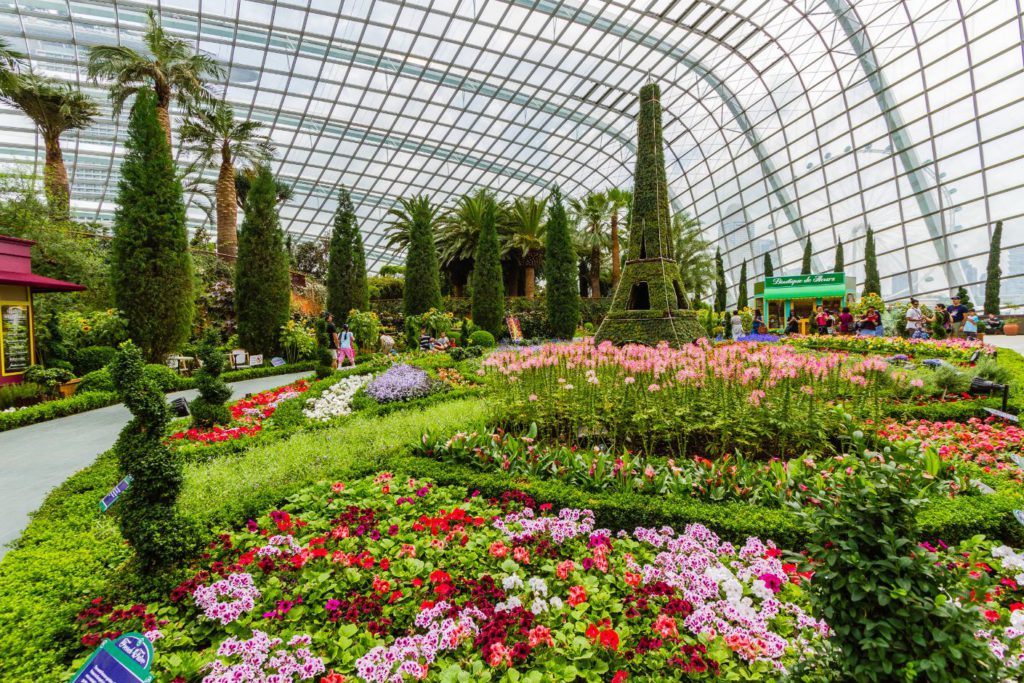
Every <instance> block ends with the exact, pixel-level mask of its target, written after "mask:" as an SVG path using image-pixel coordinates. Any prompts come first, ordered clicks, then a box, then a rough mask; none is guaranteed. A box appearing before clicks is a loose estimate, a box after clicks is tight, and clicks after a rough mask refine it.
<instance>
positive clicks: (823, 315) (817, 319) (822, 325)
mask: <svg viewBox="0 0 1024 683" xmlns="http://www.w3.org/2000/svg"><path fill="white" fill-rule="evenodd" d="M814 324H815V325H817V326H818V334H828V313H827V312H826V311H825V308H824V307H823V306H818V312H817V313H816V314H815V316H814Z"/></svg>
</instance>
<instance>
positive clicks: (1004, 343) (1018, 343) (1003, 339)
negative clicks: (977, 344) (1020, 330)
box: [985, 334, 1024, 353]
mask: <svg viewBox="0 0 1024 683" xmlns="http://www.w3.org/2000/svg"><path fill="white" fill-rule="evenodd" d="M985 343H986V344H991V345H992V346H997V347H999V348H1001V349H1013V350H1014V351H1016V352H1017V353H1024V335H1020V334H1016V335H1014V336H1012V337H1010V336H1007V335H1005V334H986V335H985Z"/></svg>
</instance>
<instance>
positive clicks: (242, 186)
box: [235, 164, 295, 209]
mask: <svg viewBox="0 0 1024 683" xmlns="http://www.w3.org/2000/svg"><path fill="white" fill-rule="evenodd" d="M259 172H260V169H259V165H258V164H256V165H253V166H249V167H247V168H236V169H235V203H236V204H237V205H238V208H239V209H242V208H245V198H246V197H248V196H249V187H250V186H252V181H253V180H255V179H256V176H257V175H259ZM274 192H275V193H276V194H277V205H278V206H280V205H281V204H284V203H285V202H287V201H289V200H291V198H292V197H293V196H294V195H295V190H294V189H292V186H291V185H289V184H288V183H286V182H285V181H283V180H281V179H280V178H278V177H276V176H275V177H274Z"/></svg>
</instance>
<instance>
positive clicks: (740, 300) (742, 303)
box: [736, 259, 749, 308]
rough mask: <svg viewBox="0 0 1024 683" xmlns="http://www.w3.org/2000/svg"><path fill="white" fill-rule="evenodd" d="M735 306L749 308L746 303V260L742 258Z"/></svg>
mask: <svg viewBox="0 0 1024 683" xmlns="http://www.w3.org/2000/svg"><path fill="white" fill-rule="evenodd" d="M736 308H749V306H748V305H747V260H746V259H743V265H742V266H740V291H739V295H738V296H737V298H736Z"/></svg>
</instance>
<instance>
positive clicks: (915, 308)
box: [906, 299, 933, 339]
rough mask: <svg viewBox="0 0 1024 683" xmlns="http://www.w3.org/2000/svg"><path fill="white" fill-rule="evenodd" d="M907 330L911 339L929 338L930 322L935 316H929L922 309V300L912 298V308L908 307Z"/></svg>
mask: <svg viewBox="0 0 1024 683" xmlns="http://www.w3.org/2000/svg"><path fill="white" fill-rule="evenodd" d="M906 319H907V332H909V333H910V338H911V339H928V337H929V335H928V327H927V326H928V324H929V323H931V321H932V320H933V318H929V317H928V316H926V315H925V314H924V312H923V311H922V310H921V302H920V301H918V300H917V299H911V300H910V308H908V309H907V314H906Z"/></svg>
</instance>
